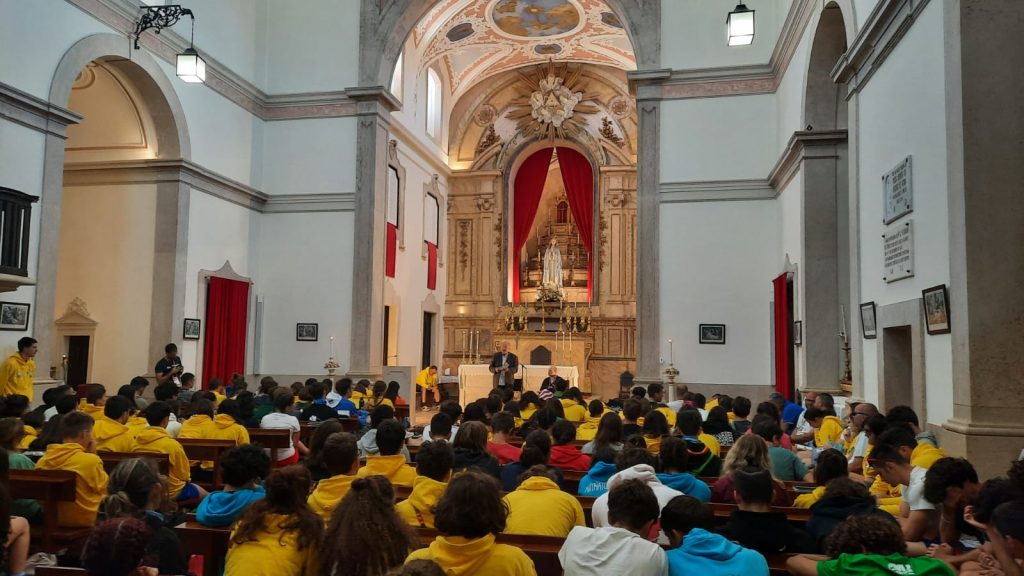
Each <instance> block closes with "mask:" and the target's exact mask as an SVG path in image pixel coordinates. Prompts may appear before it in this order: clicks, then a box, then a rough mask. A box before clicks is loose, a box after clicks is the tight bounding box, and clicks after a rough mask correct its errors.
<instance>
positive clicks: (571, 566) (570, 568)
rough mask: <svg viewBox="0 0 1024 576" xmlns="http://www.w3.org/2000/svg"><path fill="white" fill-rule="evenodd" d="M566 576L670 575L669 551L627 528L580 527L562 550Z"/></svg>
mask: <svg viewBox="0 0 1024 576" xmlns="http://www.w3.org/2000/svg"><path fill="white" fill-rule="evenodd" d="M558 560H559V561H560V562H561V563H562V569H563V570H564V574H565V576H590V575H594V576H606V575H611V574H614V575H615V576H666V575H667V574H668V559H667V558H666V557H665V551H664V550H662V549H661V546H658V545H657V544H655V543H654V542H648V541H647V540H645V539H643V538H642V537H640V536H637V535H636V534H634V533H632V532H630V531H629V530H626V529H624V528H615V527H613V526H604V527H601V528H587V527H585V526H576V527H575V528H573V529H572V531H571V532H569V535H568V536H567V537H566V538H565V544H563V545H562V549H561V550H559V551H558Z"/></svg>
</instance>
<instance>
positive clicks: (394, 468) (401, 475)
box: [356, 420, 416, 487]
mask: <svg viewBox="0 0 1024 576" xmlns="http://www.w3.org/2000/svg"><path fill="white" fill-rule="evenodd" d="M404 445H405V428H404V427H403V426H402V424H401V423H399V422H398V420H384V421H383V422H381V423H380V425H378V426H377V449H378V450H379V451H380V453H379V454H378V455H373V454H370V455H369V456H368V457H367V458H366V466H364V467H362V468H360V469H359V472H358V473H357V474H356V475H357V476H358V477H360V478H365V477H366V476H378V475H379V476H384V477H385V478H387V479H388V480H390V481H391V483H392V484H394V485H396V486H410V487H411V486H412V485H413V483H414V482H415V481H416V469H415V468H413V467H412V466H409V465H408V464H406V463H405V456H404V455H403V454H402V447H403V446H404Z"/></svg>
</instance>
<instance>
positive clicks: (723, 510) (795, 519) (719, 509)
mask: <svg viewBox="0 0 1024 576" xmlns="http://www.w3.org/2000/svg"><path fill="white" fill-rule="evenodd" d="M708 505H709V506H711V510H712V511H713V512H714V513H715V520H716V521H718V522H719V523H721V524H724V523H725V522H726V521H727V520H728V519H729V516H731V515H732V513H733V512H735V511H737V510H739V506H737V505H735V504H725V503H722V502H710V503H708ZM771 511H772V512H782V513H783V514H785V515H786V519H787V520H789V521H790V523H792V524H793V525H795V526H796V527H798V528H803V527H804V526H806V525H807V521H808V520H809V519H810V518H811V510H810V509H809V508H794V507H792V506H772V507H771Z"/></svg>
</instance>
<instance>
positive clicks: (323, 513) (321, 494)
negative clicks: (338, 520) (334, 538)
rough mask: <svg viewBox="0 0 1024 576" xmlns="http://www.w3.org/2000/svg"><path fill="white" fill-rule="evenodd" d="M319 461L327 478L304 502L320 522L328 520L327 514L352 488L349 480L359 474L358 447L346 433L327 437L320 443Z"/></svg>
mask: <svg viewBox="0 0 1024 576" xmlns="http://www.w3.org/2000/svg"><path fill="white" fill-rule="evenodd" d="M321 458H322V461H323V465H324V467H325V468H327V471H328V472H330V474H331V475H330V477H328V478H324V479H323V480H321V481H319V482H317V484H316V489H314V490H313V493H312V494H310V495H309V498H308V499H307V500H306V502H307V503H308V504H309V507H310V509H312V510H313V512H316V514H317V515H319V516H320V517H321V518H323V520H324V523H325V524H326V523H328V522H330V521H331V514H332V513H333V512H334V509H335V508H337V506H338V503H339V502H341V500H342V498H344V497H345V495H346V494H348V491H349V490H350V489H351V488H352V481H353V480H355V479H356V473H357V472H359V447H358V446H356V437H355V436H353V435H352V434H349V433H348V432H337V433H335V434H331V436H330V438H328V439H327V441H326V442H324V447H323V455H322V457H321Z"/></svg>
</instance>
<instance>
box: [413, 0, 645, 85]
mask: <svg viewBox="0 0 1024 576" xmlns="http://www.w3.org/2000/svg"><path fill="white" fill-rule="evenodd" d="M412 41H413V43H414V44H415V46H416V50H417V51H422V52H421V53H422V58H421V59H420V62H421V66H422V67H424V68H425V67H427V66H431V65H434V64H439V65H440V66H441V67H442V68H444V70H445V71H446V72H447V75H448V77H449V78H450V79H451V90H452V93H454V94H457V93H461V92H464V91H465V90H467V89H469V88H470V87H471V86H472V85H473V84H475V83H476V82H479V81H480V80H482V79H484V78H487V77H489V76H493V75H495V74H498V73H501V72H504V71H507V70H511V69H514V68H520V67H523V66H529V65H531V64H536V63H538V62H544V61H547V60H549V59H554V60H557V61H560V62H580V63H590V64H600V65H604V66H611V67H614V68H618V69H621V70H635V69H636V61H635V59H634V57H633V49H632V46H631V45H630V42H629V38H628V37H627V35H626V31H625V30H624V29H623V27H622V23H621V22H620V21H619V19H618V17H617V16H616V15H615V14H614V13H613V12H612V11H611V10H610V9H609V8H608V6H607V5H606V4H605V3H604V1H603V0H442V2H440V3H438V5H437V6H435V7H434V9H433V10H431V11H430V13H428V14H427V16H426V17H425V18H423V20H421V21H420V23H419V25H418V26H417V27H416V28H415V29H414V30H413V34H412Z"/></svg>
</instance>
